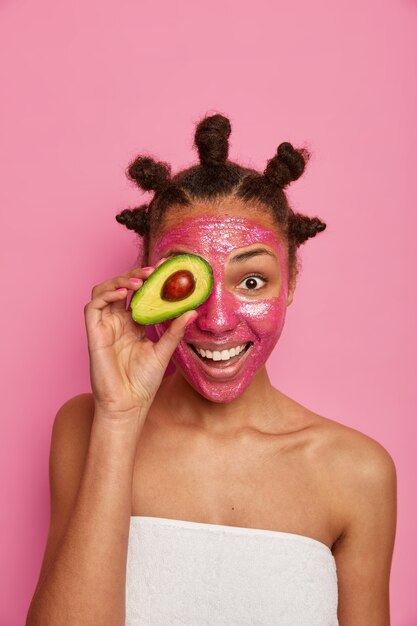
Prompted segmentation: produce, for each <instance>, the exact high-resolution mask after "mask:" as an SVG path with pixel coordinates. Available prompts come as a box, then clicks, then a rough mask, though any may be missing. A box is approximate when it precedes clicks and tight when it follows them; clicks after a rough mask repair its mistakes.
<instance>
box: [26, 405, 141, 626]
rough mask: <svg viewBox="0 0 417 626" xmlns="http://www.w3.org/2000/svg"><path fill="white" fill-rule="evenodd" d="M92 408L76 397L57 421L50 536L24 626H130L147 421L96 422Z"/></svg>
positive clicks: (100, 418)
mask: <svg viewBox="0 0 417 626" xmlns="http://www.w3.org/2000/svg"><path fill="white" fill-rule="evenodd" d="M86 403H87V404H89V405H90V407H91V398H90V399H88V398H87V397H82V396H77V397H76V398H73V399H72V400H70V401H69V402H67V403H66V404H65V405H64V406H63V407H61V409H60V411H58V414H57V417H56V419H55V422H54V427H53V433H52V440H51V453H50V483H51V523H50V531H49V537H48V542H47V548H46V552H45V558H44V563H43V566H42V571H41V574H40V577H39V582H38V585H37V588H36V591H35V594H34V596H33V599H32V602H31V605H30V609H29V612H28V616H27V621H26V626H38V625H39V626H40V625H42V626H49V625H51V626H61V625H62V626H64V625H65V626H69V625H70V624H71V625H72V624H74V625H75V624H82V625H83V626H90V625H91V626H101V625H103V626H104V625H106V626H107V625H108V624H112V626H113V625H114V626H117V625H120V626H122V625H123V624H124V620H125V575H126V561H127V545H128V536H129V523H130V514H131V502H132V477H133V467H134V457H135V451H136V443H137V440H138V437H139V434H140V430H141V427H142V425H143V422H144V419H145V418H144V416H141V415H139V414H137V413H134V412H133V413H129V414H125V415H123V416H120V419H117V420H115V419H112V420H110V419H107V416H106V415H105V414H103V413H102V412H101V411H100V412H95V413H94V414H93V420H92V419H91V418H92V416H91V415H90V416H88V414H86V409H87V407H86ZM90 410H91V408H90ZM83 413H84V414H83ZM91 422H92V423H91ZM90 429H91V435H90V436H89V443H88V446H86V442H88V438H87V439H86V435H89V433H90ZM86 447H87V453H86V454H85V452H86ZM83 466H84V468H83Z"/></svg>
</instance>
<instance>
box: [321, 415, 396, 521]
mask: <svg viewBox="0 0 417 626" xmlns="http://www.w3.org/2000/svg"><path fill="white" fill-rule="evenodd" d="M313 423H314V426H313V430H315V431H316V433H315V435H316V436H315V438H314V437H313V440H314V441H315V444H314V446H313V449H314V450H315V454H314V459H315V462H317V464H318V465H320V468H321V470H322V471H323V475H326V476H328V481H327V484H328V486H329V487H330V490H331V493H332V494H333V496H334V499H335V502H336V505H337V507H338V508H340V510H341V511H344V513H345V515H344V516H345V518H346V519H347V518H348V517H349V515H350V513H349V512H350V511H351V510H352V508H351V507H356V508H357V507H358V496H359V494H360V495H361V497H362V498H365V499H368V500H369V501H374V500H375V499H377V498H378V497H383V498H384V497H385V498H389V499H392V498H395V492H396V483H397V474H396V467H395V463H394V460H393V458H392V456H391V454H390V452H389V451H388V450H387V449H386V448H385V447H384V446H383V445H382V444H381V443H380V442H379V441H377V440H376V439H374V438H373V437H371V436H369V435H367V434H365V433H364V432H361V431H359V430H357V429H355V428H353V427H350V426H347V425H345V424H343V423H340V422H338V421H336V420H332V419H329V418H327V417H324V416H321V415H316V416H315V418H314V419H313ZM332 487H333V488H332Z"/></svg>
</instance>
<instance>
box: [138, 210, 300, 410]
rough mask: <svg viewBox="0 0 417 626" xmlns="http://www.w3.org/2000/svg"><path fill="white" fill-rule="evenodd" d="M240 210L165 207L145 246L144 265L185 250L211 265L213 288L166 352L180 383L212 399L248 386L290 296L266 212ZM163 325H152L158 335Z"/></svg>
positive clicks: (226, 398)
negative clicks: (160, 227)
mask: <svg viewBox="0 0 417 626" xmlns="http://www.w3.org/2000/svg"><path fill="white" fill-rule="evenodd" d="M248 215H249V212H248V209H247V208H241V210H239V209H236V208H234V209H233V211H228V212H227V210H226V209H224V210H223V211H222V212H219V211H210V210H209V209H208V208H206V210H204V208H202V209H201V210H198V211H193V212H192V213H188V214H185V215H182V217H180V216H178V218H177V219H176V218H175V213H173V211H172V210H171V211H170V216H174V217H171V218H170V220H169V221H168V222H166V224H167V225H166V227H165V229H164V231H163V233H162V234H161V235H160V236H158V237H157V239H156V240H155V241H153V242H152V244H151V248H150V257H149V262H150V264H151V265H155V264H156V263H157V262H158V260H159V259H160V258H162V257H167V258H168V257H171V256H175V255H176V254H181V253H184V252H190V253H193V254H198V255H200V256H202V257H204V258H205V259H206V260H207V261H208V262H209V263H210V265H211V267H212V268H213V278H214V285H213V291H212V292H211V294H210V296H209V298H208V299H207V300H206V301H205V302H203V304H201V305H200V306H199V307H198V308H197V309H196V310H197V311H198V313H199V315H198V317H197V318H196V319H195V320H194V321H193V322H192V323H191V324H190V325H189V326H188V327H187V328H186V331H185V335H184V338H183V340H182V341H181V342H180V343H179V345H178V346H177V348H176V350H175V352H174V354H173V361H174V363H175V364H176V365H177V367H179V368H180V369H181V371H182V373H183V375H184V376H185V378H186V379H187V380H188V382H189V383H190V384H191V385H192V386H193V387H194V388H195V389H196V390H197V391H198V392H199V393H200V394H202V395H203V396H204V397H206V398H207V399H209V400H211V401H213V402H230V401H231V400H234V399H235V398H237V397H238V396H240V395H241V394H242V393H243V392H244V391H245V389H246V388H247V387H248V386H249V384H250V383H251V380H252V378H253V377H254V376H255V374H256V372H257V371H258V370H259V369H260V368H261V367H262V366H263V365H264V363H265V362H266V360H267V359H268V357H269V355H270V354H271V352H272V350H273V348H274V346H275V344H276V343H277V341H278V339H279V337H280V335H281V332H282V329H283V326H284V321H285V314H286V310H287V304H289V303H290V301H291V300H290V298H289V293H288V274H287V252H286V248H285V246H284V244H283V243H282V241H281V239H280V238H279V235H278V233H277V230H276V228H274V226H273V223H272V218H270V217H269V216H268V215H265V214H264V213H262V212H261V211H259V210H255V209H254V210H253V212H252V211H251V214H250V215H251V217H250V218H249V217H248ZM170 323H171V322H170V320H167V321H166V322H161V323H159V324H156V325H155V328H156V332H157V334H158V336H161V335H162V333H163V332H164V331H165V329H166V328H168V326H169V325H170ZM236 349H237V352H238V353H236ZM230 350H231V351H230ZM198 351H199V352H200V353H199V352H198ZM201 351H203V352H201ZM207 351H208V353H207ZM204 354H205V356H202V355H204ZM213 357H214V359H213Z"/></svg>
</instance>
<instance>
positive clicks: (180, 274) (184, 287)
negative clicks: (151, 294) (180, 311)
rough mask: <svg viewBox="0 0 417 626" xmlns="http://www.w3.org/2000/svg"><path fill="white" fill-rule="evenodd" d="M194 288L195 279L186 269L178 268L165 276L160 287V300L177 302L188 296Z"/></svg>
mask: <svg viewBox="0 0 417 626" xmlns="http://www.w3.org/2000/svg"><path fill="white" fill-rule="evenodd" d="M194 289H195V279H194V276H193V274H192V273H191V272H190V271H188V270H179V271H177V272H174V273H173V274H171V276H169V277H168V278H167V280H166V281H165V282H164V284H163V286H162V289H161V298H162V300H167V301H168V302H178V300H184V298H187V297H188V296H190V295H191V294H192V293H193V291H194Z"/></svg>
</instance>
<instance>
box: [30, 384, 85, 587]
mask: <svg viewBox="0 0 417 626" xmlns="http://www.w3.org/2000/svg"><path fill="white" fill-rule="evenodd" d="M93 419H94V398H93V394H91V393H82V394H79V395H77V396H74V397H72V398H70V399H69V400H67V401H66V402H64V404H63V405H62V406H61V407H60V408H59V409H58V411H57V413H56V416H55V419H54V422H53V426H52V434H51V444H50V452H49V486H50V505H51V506H50V522H49V533H48V538H47V542H46V547H45V554H44V557H43V561H42V566H41V570H40V574H39V580H38V584H37V587H36V590H37V589H38V587H39V585H40V584H41V581H42V579H43V577H44V575H45V573H46V572H47V570H48V568H49V566H50V564H51V563H52V561H53V558H54V555H55V554H56V551H57V547H58V545H59V542H60V540H61V537H62V536H63V533H64V529H65V527H66V524H67V522H68V519H69V517H70V515H71V511H72V509H73V506H74V502H75V499H76V496H77V492H78V488H79V485H80V481H81V477H82V474H83V471H84V466H85V461H86V458H87V452H88V446H89V441H90V433H91V427H92V423H93ZM35 594H36V591H35Z"/></svg>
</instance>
